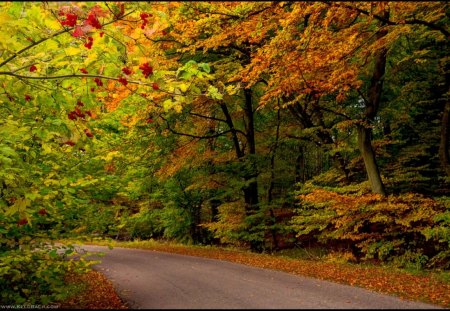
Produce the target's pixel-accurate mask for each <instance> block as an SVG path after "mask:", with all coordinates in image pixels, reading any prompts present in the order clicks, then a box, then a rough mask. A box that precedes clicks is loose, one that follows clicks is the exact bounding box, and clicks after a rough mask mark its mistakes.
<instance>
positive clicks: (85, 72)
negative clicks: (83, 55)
mask: <svg viewBox="0 0 450 311" xmlns="http://www.w3.org/2000/svg"><path fill="white" fill-rule="evenodd" d="M80 71H81V72H82V73H84V74H88V71H87V70H86V68H81V69H80Z"/></svg>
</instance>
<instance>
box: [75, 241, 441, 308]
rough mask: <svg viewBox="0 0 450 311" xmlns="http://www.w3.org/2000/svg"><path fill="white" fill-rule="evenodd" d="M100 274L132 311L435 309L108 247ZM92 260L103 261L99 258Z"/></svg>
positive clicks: (240, 268)
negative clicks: (110, 282) (154, 310)
mask: <svg viewBox="0 0 450 311" xmlns="http://www.w3.org/2000/svg"><path fill="white" fill-rule="evenodd" d="M82 248H83V249H84V250H86V251H90V252H104V253H105V256H104V257H102V258H100V259H101V260H102V263H101V264H98V265H96V266H95V269H97V270H98V271H100V272H102V273H104V274H105V276H107V277H108V278H109V279H110V280H111V281H112V283H113V284H114V287H115V288H116V291H117V293H118V294H119V296H120V297H121V298H122V299H123V300H124V301H125V302H126V303H127V305H128V306H129V307H130V308H131V309H344V308H345V309H431V308H438V307H436V306H434V305H429V304H424V303H420V302H410V301H405V300H401V299H399V298H396V297H392V296H388V295H383V294H378V293H375V292H372V291H369V290H365V289H361V288H358V287H352V286H347V285H341V284H336V283H331V282H327V281H321V280H316V279H312V278H306V277H300V276H296V275H291V274H288V273H284V272H278V271H273V270H266V269H260V268H254V267H249V266H245V265H241V264H236V263H231V262H226V261H221V260H213V259H206V258H199V257H192V256H183V255H177V254H170V253H163V252H156V251H151V250H138V249H129V248H118V247H115V248H114V249H112V250H109V249H108V248H107V247H104V246H91V245H89V246H87V245H86V246H82ZM92 259H98V257H97V256H94V257H92Z"/></svg>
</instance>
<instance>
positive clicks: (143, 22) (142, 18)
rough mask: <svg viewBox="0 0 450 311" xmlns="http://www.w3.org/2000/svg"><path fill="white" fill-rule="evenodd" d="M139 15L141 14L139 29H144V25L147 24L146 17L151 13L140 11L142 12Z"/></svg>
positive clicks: (150, 15)
mask: <svg viewBox="0 0 450 311" xmlns="http://www.w3.org/2000/svg"><path fill="white" fill-rule="evenodd" d="M140 16H141V20H142V25H141V29H144V28H145V26H147V24H148V20H147V18H149V17H152V16H153V15H152V14H148V13H145V12H142V13H141V14H140Z"/></svg>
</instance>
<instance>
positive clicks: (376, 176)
mask: <svg viewBox="0 0 450 311" xmlns="http://www.w3.org/2000/svg"><path fill="white" fill-rule="evenodd" d="M371 132H372V131H371V129H370V128H366V127H364V126H362V125H360V126H358V146H359V150H360V152H361V155H362V158H363V160H364V165H365V167H366V172H367V177H368V178H369V183H370V187H371V189H372V192H373V193H378V194H381V195H383V196H385V195H386V191H385V189H384V185H383V181H382V180H381V175H380V171H379V169H378V165H377V162H376V159H375V152H374V151H373V148H372V140H371V135H372V133H371Z"/></svg>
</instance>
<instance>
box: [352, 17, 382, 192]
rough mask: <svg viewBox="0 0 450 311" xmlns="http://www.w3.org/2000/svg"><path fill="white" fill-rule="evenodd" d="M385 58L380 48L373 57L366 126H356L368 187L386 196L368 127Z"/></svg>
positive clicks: (375, 109)
mask: <svg viewBox="0 0 450 311" xmlns="http://www.w3.org/2000/svg"><path fill="white" fill-rule="evenodd" d="M384 17H385V18H386V19H388V18H389V12H388V11H385V12H384ZM387 33H388V32H387V29H380V30H379V31H378V33H377V37H376V38H377V40H380V39H381V38H383V37H385V36H386V35H387ZM386 58H387V50H386V48H382V49H381V50H380V51H378V52H377V54H376V55H375V64H374V69H373V73H372V78H371V80H370V86H369V90H368V96H367V100H365V101H364V102H365V105H366V106H365V111H364V119H363V121H365V122H367V123H368V125H367V127H366V125H364V124H359V125H358V146H359V150H360V152H361V156H362V158H363V160H364V165H365V167H366V173H367V177H368V179H369V183H370V187H371V189H372V192H373V193H378V194H381V195H383V196H386V191H385V189H384V184H383V181H382V180H381V175H380V171H379V169H378V165H377V162H376V158H375V152H374V150H373V147H372V135H371V134H372V130H371V128H370V125H371V124H372V122H373V120H374V119H375V116H376V115H377V113H378V109H379V107H380V99H381V93H382V90H383V79H384V74H385V72H386Z"/></svg>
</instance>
